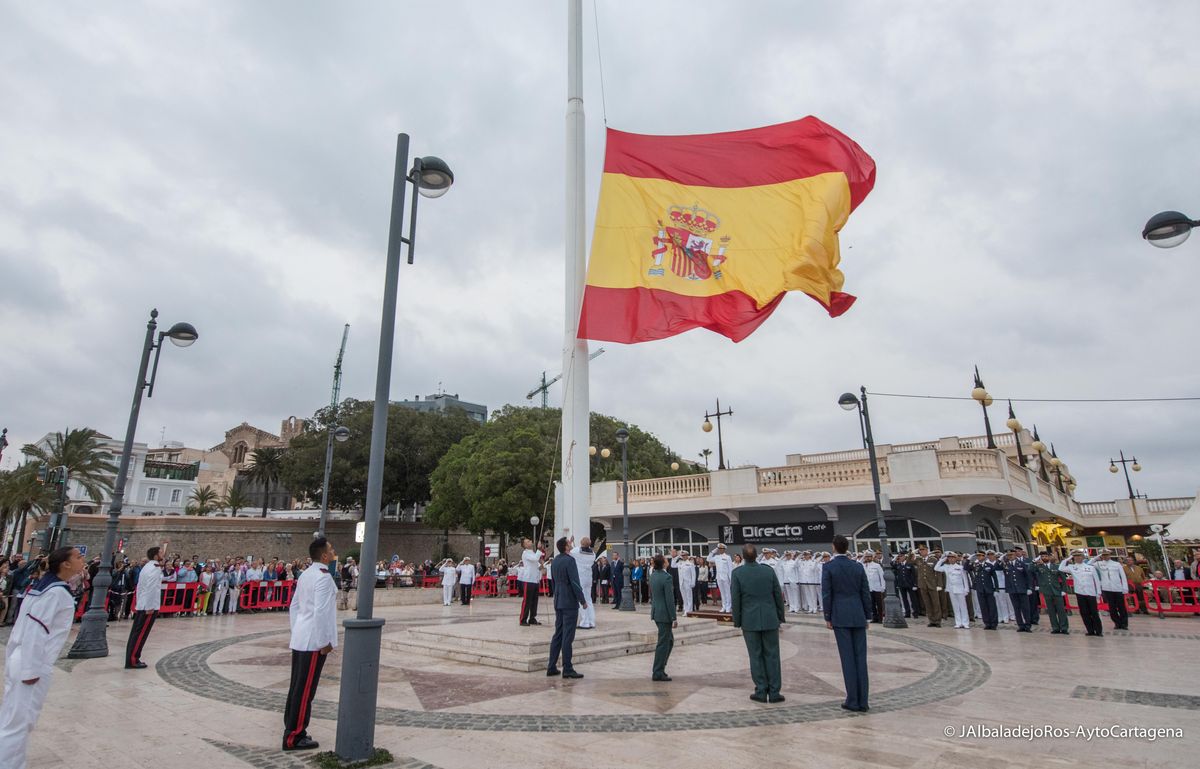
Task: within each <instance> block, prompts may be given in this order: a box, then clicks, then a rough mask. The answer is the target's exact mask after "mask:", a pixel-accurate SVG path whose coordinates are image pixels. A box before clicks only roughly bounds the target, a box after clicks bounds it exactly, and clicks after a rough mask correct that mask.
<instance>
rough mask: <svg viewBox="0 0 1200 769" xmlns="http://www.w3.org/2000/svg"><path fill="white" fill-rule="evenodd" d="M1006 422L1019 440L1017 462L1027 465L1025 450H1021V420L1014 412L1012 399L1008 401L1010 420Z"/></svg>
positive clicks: (1014, 436) (1016, 439)
mask: <svg viewBox="0 0 1200 769" xmlns="http://www.w3.org/2000/svg"><path fill="white" fill-rule="evenodd" d="M1004 424H1005V425H1007V427H1008V429H1009V430H1012V434H1013V440H1015V441H1016V442H1017V462H1019V463H1020V465H1021V467H1025V452H1023V451H1021V420H1019V419H1017V415H1016V414H1015V413H1013V407H1012V401H1009V402H1008V421H1007V422H1005V423H1004Z"/></svg>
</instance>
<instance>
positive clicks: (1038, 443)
mask: <svg viewBox="0 0 1200 769" xmlns="http://www.w3.org/2000/svg"><path fill="white" fill-rule="evenodd" d="M1033 450H1034V451H1036V452H1037V460H1038V475H1040V476H1041V477H1042V480H1043V481H1045V482H1046V483H1049V482H1050V474H1049V473H1047V472H1046V463H1045V462H1044V461H1043V460H1042V454H1044V453H1046V444H1045V443H1042V438H1041V436H1040V435H1038V429H1037V425H1034V426H1033Z"/></svg>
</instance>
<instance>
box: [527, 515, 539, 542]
mask: <svg viewBox="0 0 1200 769" xmlns="http://www.w3.org/2000/svg"><path fill="white" fill-rule="evenodd" d="M541 520H542V519H541V518H538V517H537V516H536V515H531V516H529V525H530V526H531V527H532V528H533V546H534V547H535V548H536V547H537V525H538V523H540V522H541Z"/></svg>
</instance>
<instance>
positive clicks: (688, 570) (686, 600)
mask: <svg viewBox="0 0 1200 769" xmlns="http://www.w3.org/2000/svg"><path fill="white" fill-rule="evenodd" d="M678 569H679V593H680V596H681V597H682V598H683V615H684V616H685V617H686V616H687V615H688V614H690V613H691V612H692V611H694V610H695V608H696V563H695V561H693V560H692V556H691V553H689V552H688V551H687V550H684V551H683V552H682V553H680V554H679V566H678Z"/></svg>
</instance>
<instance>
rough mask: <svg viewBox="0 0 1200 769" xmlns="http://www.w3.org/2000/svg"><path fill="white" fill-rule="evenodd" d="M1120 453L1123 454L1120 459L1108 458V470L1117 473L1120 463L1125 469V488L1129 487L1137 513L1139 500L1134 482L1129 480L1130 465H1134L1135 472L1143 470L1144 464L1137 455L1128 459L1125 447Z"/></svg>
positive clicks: (1130, 500) (1130, 501)
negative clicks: (1134, 491)
mask: <svg viewBox="0 0 1200 769" xmlns="http://www.w3.org/2000/svg"><path fill="white" fill-rule="evenodd" d="M1120 455H1121V458H1120V459H1110V460H1108V471H1109V472H1110V473H1115V472H1117V465H1118V464H1119V465H1121V469H1123V470H1124V471H1125V488H1127V489H1129V503H1130V504H1131V505H1133V506H1134V510H1133V512H1135V513H1136V512H1137V501H1136V500H1137V495H1136V494H1134V493H1133V482H1132V481H1130V480H1129V469H1130V465H1132V466H1133V471H1134V472H1135V473H1140V472H1141V471H1142V466H1141V465H1140V464H1138V461H1137V457H1133V458H1132V459H1126V458H1125V450H1124V449H1122V450H1121V451H1120Z"/></svg>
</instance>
